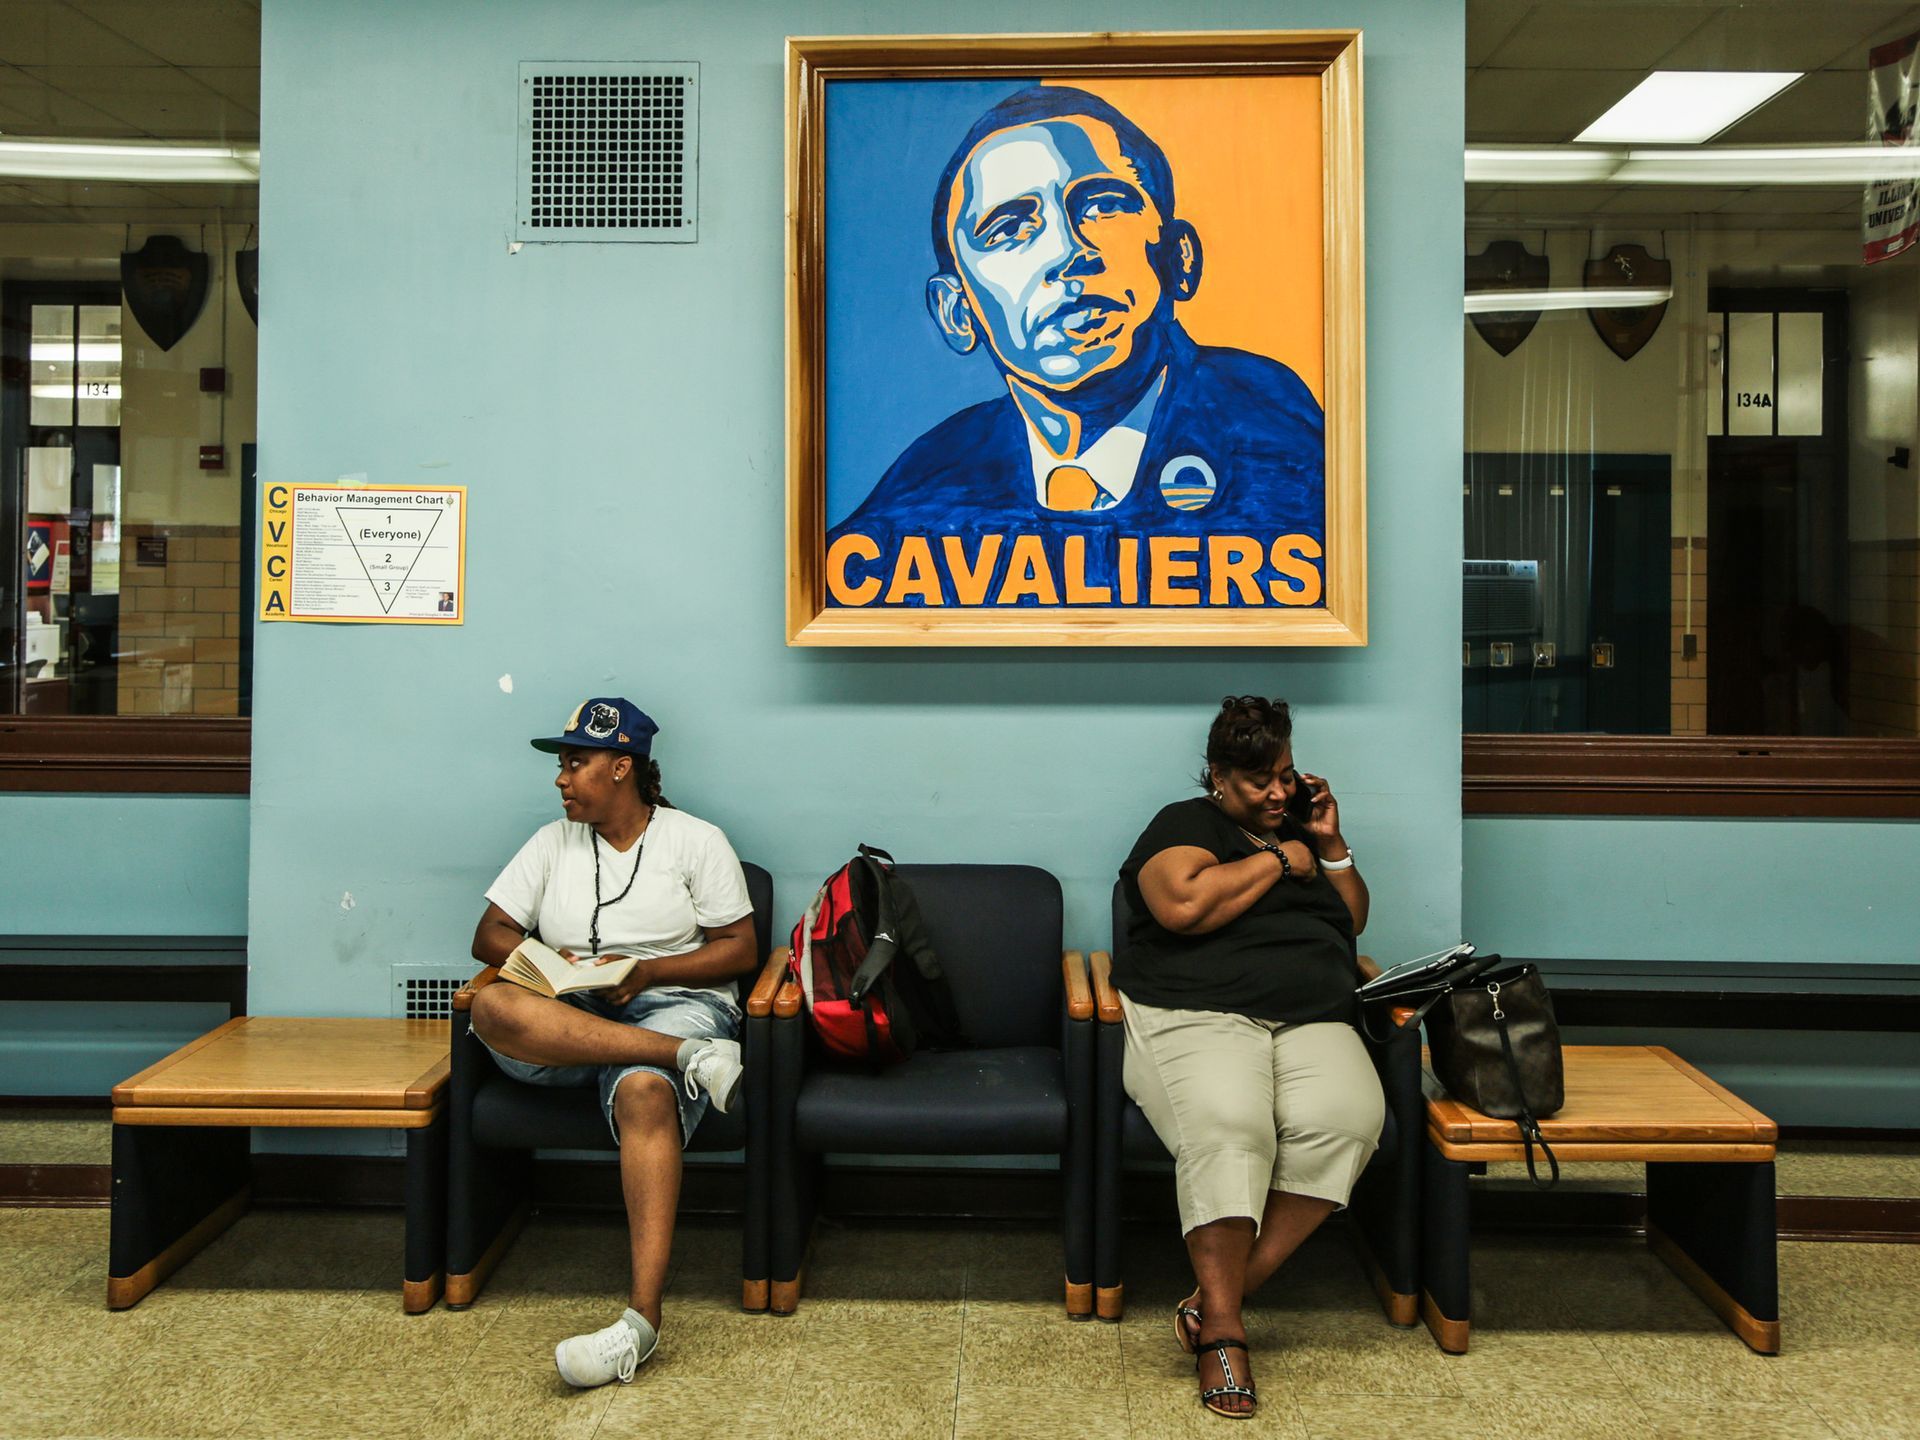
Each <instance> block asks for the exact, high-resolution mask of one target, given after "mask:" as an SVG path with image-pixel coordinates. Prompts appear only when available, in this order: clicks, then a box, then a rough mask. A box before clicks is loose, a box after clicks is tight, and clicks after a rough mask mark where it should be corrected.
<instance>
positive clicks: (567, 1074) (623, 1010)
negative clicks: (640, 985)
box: [480, 989, 740, 1146]
mask: <svg viewBox="0 0 1920 1440" xmlns="http://www.w3.org/2000/svg"><path fill="white" fill-rule="evenodd" d="M560 1000H561V1003H562V1004H565V1005H571V1006H573V1007H574V1008H575V1009H578V1010H584V1011H586V1012H587V1013H588V1014H589V1015H598V1016H599V1017H600V1018H601V1019H603V1020H617V1021H618V1022H619V1023H621V1024H622V1025H632V1026H634V1027H635V1028H636V1029H640V1030H652V1031H655V1032H656V1033H658V1034H661V1035H675V1036H678V1037H679V1038H680V1039H682V1040H705V1039H713V1038H717V1039H725V1040H737V1039H738V1038H739V1037H740V1009H739V1007H738V1006H737V1005H734V1004H732V1003H731V1002H729V1001H727V1000H723V999H722V998H721V997H720V996H718V995H716V994H714V993H713V992H712V991H710V990H675V989H656V990H642V991H641V992H640V993H639V994H638V995H636V996H634V997H633V998H632V999H631V1000H629V1001H627V1003H626V1004H624V1005H616V1004H614V1003H613V1002H612V1001H610V1000H609V999H607V997H606V996H605V995H603V994H601V993H600V992H598V991H594V990H576V991H574V992H573V993H572V994H571V995H563V996H561V997H560ZM480 1043H481V1044H483V1045H486V1041H484V1040H482V1041H481V1042H480ZM487 1049H488V1051H489V1052H490V1053H491V1054H492V1055H493V1060H494V1063H495V1064H496V1065H498V1066H499V1067H500V1068H501V1069H502V1070H504V1071H506V1073H507V1074H509V1075H511V1076H512V1077H513V1078H514V1079H516V1080H523V1081H525V1082H526V1083H527V1084H529V1085H558V1086H563V1087H566V1086H570V1087H577V1088H580V1089H585V1088H586V1087H587V1086H589V1085H598V1086H599V1087H600V1110H601V1113H602V1114H604V1115H605V1116H606V1117H607V1128H608V1129H609V1130H611V1131H612V1132H613V1140H614V1143H615V1144H616V1145H617V1144H619V1143H620V1126H619V1124H618V1123H617V1122H616V1121H615V1120H614V1118H613V1096H614V1092H615V1091H616V1090H618V1089H619V1088H620V1082H621V1081H622V1080H624V1079H626V1078H627V1076H629V1075H635V1074H645V1075H658V1076H660V1077H661V1078H662V1079H664V1080H665V1081H666V1082H667V1084H669V1085H671V1086H672V1087H673V1096H674V1099H675V1100H676V1101H677V1102H678V1103H679V1106H680V1143H681V1145H682V1146H684V1145H685V1144H686V1143H687V1141H688V1140H689V1139H690V1138H691V1137H692V1135H693V1131H694V1127H695V1126H697V1125H698V1124H699V1123H700V1121H701V1118H702V1117H703V1116H705V1115H706V1113H707V1104H708V1101H707V1092H706V1091H705V1090H702V1091H701V1092H700V1093H699V1094H698V1095H697V1096H690V1095H688V1094H687V1087H686V1086H685V1085H684V1084H682V1083H681V1081H682V1078H683V1077H682V1076H681V1074H680V1072H679V1071H678V1070H674V1069H672V1068H670V1067H664V1068H663V1067H662V1066H659V1065H535V1064H533V1063H531V1062H530V1061H526V1060H515V1059H514V1058H512V1057H511V1056H509V1055H502V1054H501V1053H500V1052H499V1051H498V1050H495V1049H494V1048H493V1047H492V1046H491V1045H487Z"/></svg>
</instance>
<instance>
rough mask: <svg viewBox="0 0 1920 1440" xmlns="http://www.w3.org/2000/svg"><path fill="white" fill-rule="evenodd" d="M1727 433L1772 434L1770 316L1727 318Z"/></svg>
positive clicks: (1752, 314)
mask: <svg viewBox="0 0 1920 1440" xmlns="http://www.w3.org/2000/svg"><path fill="white" fill-rule="evenodd" d="M1727 407H1728V415H1727V433H1728V434H1729V435H1771V434H1772V433H1773V315H1772V313H1771V312H1770V311H1745V312H1742V313H1739V314H1734V315H1729V316H1728V317H1727Z"/></svg>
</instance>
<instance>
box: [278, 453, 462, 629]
mask: <svg viewBox="0 0 1920 1440" xmlns="http://www.w3.org/2000/svg"><path fill="white" fill-rule="evenodd" d="M262 500H263V503H262V505H261V507H260V531H261V533H260V618H261V619H262V620H321V621H328V620H331V621H360V622H365V623H372V624H388V625H458V624H460V623H461V621H462V620H463V619H464V618H465V616H466V568H467V565H466V551H467V487H466V486H464V485H442V486H434V487H430V488H426V489H415V488H409V487H405V486H398V485H391V486H390V485H282V484H278V483H275V484H270V485H268V486H267V487H266V488H265V490H264V492H263V494H262Z"/></svg>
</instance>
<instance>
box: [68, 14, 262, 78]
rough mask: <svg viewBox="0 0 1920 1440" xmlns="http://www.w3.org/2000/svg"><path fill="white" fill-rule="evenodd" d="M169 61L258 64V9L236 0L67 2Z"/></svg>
mask: <svg viewBox="0 0 1920 1440" xmlns="http://www.w3.org/2000/svg"><path fill="white" fill-rule="evenodd" d="M67 3H68V4H69V5H71V6H72V8H73V9H75V10H77V11H79V12H80V13H81V14H83V15H85V16H86V17H87V18H89V19H91V20H95V21H97V22H99V23H100V24H102V25H104V26H106V27H107V28H108V29H109V30H112V31H113V32H114V33H116V34H118V35H120V36H123V37H124V38H125V39H127V40H130V41H132V42H133V43H134V44H135V45H138V46H140V47H142V48H143V49H146V50H149V51H151V52H152V53H153V54H155V55H158V56H159V57H160V58H161V59H162V60H164V61H166V62H167V63H168V64H169V65H254V66H257V65H258V64H259V63H260V12H259V11H258V10H256V9H254V8H253V7H252V6H250V5H246V4H242V3H240V0H67Z"/></svg>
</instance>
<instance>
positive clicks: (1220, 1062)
mask: <svg viewBox="0 0 1920 1440" xmlns="http://www.w3.org/2000/svg"><path fill="white" fill-rule="evenodd" d="M1292 737H1293V719H1292V716H1291V714H1290V713H1289V711H1288V709H1287V705H1286V702H1285V701H1281V700H1264V699H1261V698H1260V697H1258V696H1253V695H1242V696H1231V695H1230V696H1228V697H1227V699H1226V700H1225V701H1223V702H1222V703H1221V707H1220V713H1219V715H1218V716H1216V717H1215V719H1214V722H1213V727H1212V729H1211V731H1210V732H1209V733H1208V735H1207V751H1206V765H1205V769H1204V771H1203V773H1202V775H1201V788H1202V789H1203V790H1205V791H1206V794H1205V795H1204V796H1202V797H1200V798H1196V799H1191V800H1181V801H1177V802H1175V803H1174V804H1172V805H1169V806H1167V807H1166V808H1165V809H1163V810H1161V812H1160V813H1159V814H1158V815H1156V816H1154V818H1153V822H1152V823H1151V824H1149V825H1148V826H1147V828H1146V830H1145V831H1144V832H1143V833H1142V834H1141V836H1140V838H1139V840H1137V841H1136V842H1135V843H1134V847H1133V851H1132V853H1131V854H1130V855H1128V856H1127V859H1126V862H1125V863H1124V864H1123V865H1122V866H1121V867H1120V881H1121V889H1122V893H1123V895H1124V897H1125V901H1126V907H1127V926H1126V934H1125V935H1124V936H1122V937H1116V938H1117V939H1118V940H1119V944H1118V945H1117V947H1116V948H1117V951H1118V953H1117V954H1116V955H1115V957H1114V965H1113V981H1114V985H1115V988H1117V989H1118V990H1119V991H1120V992H1121V994H1120V999H1121V1006H1122V1009H1123V1011H1124V1013H1125V1017H1126V1063H1125V1069H1124V1077H1125V1084H1126V1089H1127V1093H1128V1094H1129V1095H1131V1096H1132V1097H1133V1099H1134V1101H1135V1102H1136V1103H1137V1104H1138V1105H1139V1106H1140V1108H1141V1110H1142V1111H1143V1112H1145V1114H1146V1117H1147V1120H1148V1122H1149V1123H1150V1124H1152V1126H1153V1129H1154V1133H1155V1134H1156V1135H1158V1136H1159V1137H1160V1140H1161V1143H1162V1144H1164V1145H1165V1146H1166V1147H1167V1149H1168V1150H1169V1151H1170V1152H1172V1154H1173V1157H1174V1179H1175V1183H1176V1186H1177V1188H1178V1193H1179V1204H1180V1228H1181V1230H1182V1231H1183V1232H1185V1234H1186V1238H1187V1253H1188V1255H1189V1257H1190V1258H1191V1260H1192V1261H1193V1270H1194V1277H1195V1279H1196V1280H1197V1281H1198V1284H1197V1285H1196V1287H1195V1289H1194V1292H1193V1294H1192V1295H1190V1296H1188V1298H1187V1299H1186V1300H1184V1301H1182V1302H1181V1304H1180V1305H1179V1306H1178V1307H1177V1308H1176V1310H1175V1312H1174V1334H1175V1337H1176V1338H1177V1339H1178V1341H1179V1343H1180V1348H1181V1349H1183V1350H1185V1351H1187V1352H1188V1353H1190V1354H1193V1355H1194V1356H1195V1367H1196V1368H1197V1369H1198V1370H1199V1373H1200V1387H1201V1389H1200V1398H1201V1402H1202V1403H1203V1404H1205V1405H1206V1407H1207V1408H1208V1409H1210V1410H1214V1411H1217V1412H1218V1413H1220V1414H1223V1415H1229V1416H1235V1417H1245V1416H1248V1415H1251V1414H1252V1413H1253V1409H1254V1406H1255V1404H1256V1403H1257V1397H1256V1395H1255V1392H1254V1385H1253V1379H1252V1375H1251V1369H1250V1367H1249V1365H1248V1363H1247V1354H1246V1349H1247V1331H1246V1325H1245V1322H1244V1320H1243V1319H1242V1317H1241V1301H1242V1299H1243V1297H1244V1296H1245V1295H1246V1294H1247V1293H1248V1292H1250V1291H1252V1290H1254V1289H1256V1288H1258V1287H1259V1286H1260V1285H1261V1284H1262V1283H1263V1282H1264V1281H1266V1279H1267V1278H1268V1277H1269V1276H1271V1275H1272V1274H1273V1273H1274V1271H1275V1270H1277V1269H1279V1268H1280V1265H1281V1264H1282V1263H1283V1262H1284V1261H1285V1260H1286V1258H1287V1257H1288V1256H1289V1255H1291V1254H1292V1253H1293V1252H1294V1250H1295V1248H1297V1247H1298V1246H1299V1244H1300V1242H1301V1241H1302V1240H1304V1239H1306V1237H1307V1236H1308V1235H1309V1234H1311V1233H1312V1232H1313V1230H1314V1227H1316V1226H1317V1225H1319V1223H1320V1222H1321V1221H1322V1220H1324V1219H1326V1217H1327V1216H1328V1215H1329V1214H1331V1213H1332V1212H1333V1211H1334V1210H1336V1209H1338V1208H1339V1207H1340V1206H1342V1205H1344V1204H1346V1202H1347V1196H1348V1194H1349V1193H1350V1192H1351V1191H1352V1189H1353V1185H1354V1181H1355V1180H1357V1179H1358V1178H1359V1175H1360V1171H1361V1169H1362V1168H1363V1167H1364V1166H1365V1165H1366V1163H1367V1161H1368V1159H1369V1158H1370V1157H1371V1156H1372V1154H1373V1151H1374V1148H1375V1146H1376V1145H1377V1144H1378V1142H1379V1139H1380V1127H1381V1124H1382V1123H1383V1121H1384V1119H1385V1115H1386V1103H1385V1099H1384V1097H1383V1096H1382V1095H1381V1092H1380V1082H1379V1079H1378V1077H1377V1076H1376V1074H1375V1072H1374V1068H1373V1064H1372V1062H1371V1061H1370V1060H1369V1059H1368V1058H1367V1053H1366V1049H1365V1047H1364V1046H1363V1045H1362V1044H1361V1042H1360V1036H1359V1034H1358V1033H1357V1032H1356V1031H1355V1030H1354V1028H1353V1022H1354V1020H1355V1019H1356V1018H1357V1017H1356V1006H1355V1002H1354V998H1353V989H1354V982H1355V979H1356V976H1355V952H1354V937H1355V936H1356V935H1357V934H1358V933H1359V931H1360V930H1361V929H1363V928H1364V927H1365V925H1366V923H1367V903H1368V902H1367V887H1366V883H1365V882H1364V881H1363V880H1361V878H1360V872H1359V870H1358V869H1356V868H1355V866H1354V860H1353V852H1352V851H1351V850H1349V849H1348V848H1347V842H1346V839H1345V838H1344V837H1343V836H1342V834H1341V832H1340V806H1339V802H1338V801H1336V800H1335V799H1334V798H1333V790H1332V788H1331V787H1330V786H1329V785H1328V784H1327V782H1326V781H1325V780H1324V779H1322V778H1320V777H1319V776H1315V775H1305V774H1301V773H1300V772H1298V771H1296V770H1295V769H1294V765H1293V742H1292Z"/></svg>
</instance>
